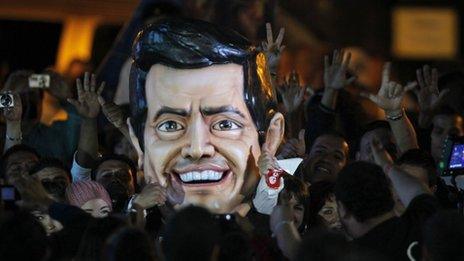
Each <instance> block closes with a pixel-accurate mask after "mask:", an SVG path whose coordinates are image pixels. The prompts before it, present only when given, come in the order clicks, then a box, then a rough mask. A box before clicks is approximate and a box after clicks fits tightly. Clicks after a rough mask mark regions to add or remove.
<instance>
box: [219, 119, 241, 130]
mask: <svg viewBox="0 0 464 261" xmlns="http://www.w3.org/2000/svg"><path fill="white" fill-rule="evenodd" d="M241 128H242V127H241V126H239V125H238V124H237V123H235V122H233V121H231V120H222V121H219V122H217V123H216V124H214V125H213V129H214V130H218V131H230V130H238V129H241Z"/></svg>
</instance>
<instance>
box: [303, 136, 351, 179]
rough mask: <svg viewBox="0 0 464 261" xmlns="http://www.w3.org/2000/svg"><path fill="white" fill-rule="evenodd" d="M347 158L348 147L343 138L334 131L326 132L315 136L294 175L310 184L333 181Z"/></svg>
mask: <svg viewBox="0 0 464 261" xmlns="http://www.w3.org/2000/svg"><path fill="white" fill-rule="evenodd" d="M348 159H349V147H348V143H347V142H346V140H345V138H344V137H343V136H341V135H340V134H337V133H336V132H328V133H325V134H322V135H321V136H319V137H318V138H316V140H315V141H314V144H313V146H312V147H311V150H310V152H309V157H308V158H307V159H306V160H304V161H303V163H301V165H300V166H299V169H298V170H297V173H296V175H297V176H299V177H300V178H302V179H303V180H304V181H306V182H308V183H310V184H312V183H315V182H318V181H331V182H335V180H336V179H337V176H338V172H340V170H341V169H342V168H343V167H344V166H345V165H346V164H347V162H348Z"/></svg>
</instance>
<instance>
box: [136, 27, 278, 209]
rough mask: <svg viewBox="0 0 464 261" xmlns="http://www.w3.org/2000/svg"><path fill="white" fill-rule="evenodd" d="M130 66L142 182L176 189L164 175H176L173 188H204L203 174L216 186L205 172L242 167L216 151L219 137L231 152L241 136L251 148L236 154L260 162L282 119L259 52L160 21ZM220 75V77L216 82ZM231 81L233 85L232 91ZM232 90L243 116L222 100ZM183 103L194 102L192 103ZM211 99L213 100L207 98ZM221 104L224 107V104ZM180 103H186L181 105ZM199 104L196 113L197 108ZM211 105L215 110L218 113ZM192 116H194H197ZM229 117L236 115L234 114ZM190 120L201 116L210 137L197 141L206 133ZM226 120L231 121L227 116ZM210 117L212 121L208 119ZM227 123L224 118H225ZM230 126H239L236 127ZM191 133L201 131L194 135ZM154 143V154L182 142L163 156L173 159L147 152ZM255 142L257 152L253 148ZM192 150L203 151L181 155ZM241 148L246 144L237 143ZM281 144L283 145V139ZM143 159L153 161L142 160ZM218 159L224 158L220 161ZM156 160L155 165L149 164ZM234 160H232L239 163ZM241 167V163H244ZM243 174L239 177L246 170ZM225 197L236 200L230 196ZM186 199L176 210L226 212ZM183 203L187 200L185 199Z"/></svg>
mask: <svg viewBox="0 0 464 261" xmlns="http://www.w3.org/2000/svg"><path fill="white" fill-rule="evenodd" d="M132 59H133V63H132V68H131V76H130V106H131V126H132V128H133V131H134V133H135V136H137V138H138V142H139V144H140V147H141V148H142V150H143V151H144V160H143V161H144V170H145V175H146V176H147V175H148V178H147V181H149V182H153V181H156V182H159V183H160V184H162V185H165V186H168V187H169V186H172V187H175V185H176V184H173V182H174V181H175V180H174V179H171V178H166V176H169V173H171V174H172V173H174V172H176V171H177V172H180V173H177V172H176V175H177V176H178V178H177V181H179V182H181V181H185V180H187V182H186V183H185V182H184V183H183V184H182V185H186V184H190V183H189V180H190V182H193V183H194V184H196V185H198V184H197V183H201V181H200V182H195V180H197V181H198V177H200V176H201V175H205V176H204V177H203V180H204V179H209V180H211V181H216V180H215V179H216V178H218V176H217V174H215V173H213V172H212V171H210V172H208V170H211V168H209V167H208V166H212V165H214V166H216V167H217V165H220V166H225V165H228V166H229V167H230V168H231V169H233V167H232V165H240V164H243V162H240V163H239V162H236V163H237V164H234V163H233V161H234V160H233V158H234V157H233V155H232V156H231V155H229V156H228V154H229V152H227V149H224V151H221V150H222V149H221V148H220V147H221V145H220V144H219V145H215V139H216V138H217V137H222V139H223V140H224V142H225V143H227V141H229V140H230V141H231V144H229V145H230V146H229V147H236V146H235V144H234V143H233V142H234V141H237V140H240V139H242V138H243V139H245V138H246V137H245V136H246V135H248V136H250V137H252V138H251V141H248V143H249V145H250V144H251V146H248V148H246V149H242V152H241V153H242V154H245V156H246V157H245V160H244V161H245V163H246V161H247V160H246V159H247V157H248V156H249V154H250V153H249V152H250V151H255V152H256V153H253V154H254V155H253V157H254V158H255V159H257V157H258V156H259V153H260V148H259V147H260V145H262V144H263V143H265V140H268V139H269V138H268V135H269V126H270V125H272V121H273V120H274V118H275V117H276V115H277V114H279V115H280V113H277V112H276V96H275V91H274V90H273V88H272V86H271V81H270V76H269V73H268V71H267V67H266V58H265V55H264V54H263V53H262V52H259V51H258V50H257V49H256V48H255V47H254V46H252V45H251V44H250V43H249V42H248V41H247V40H246V39H245V38H243V37H242V36H240V35H239V34H237V33H236V32H234V31H231V30H227V29H224V28H221V27H218V26H216V25H213V24H211V23H208V22H204V21H198V20H187V19H172V18H171V19H165V20H161V21H159V22H157V23H155V24H152V25H149V26H147V27H146V28H145V29H143V30H142V31H141V32H140V33H139V34H138V36H137V38H136V40H135V42H134V45H133V51H132ZM234 74H235V75H234ZM218 75H224V77H219V76H218ZM215 77H217V79H216V80H214V79H215ZM186 79H188V80H186ZM222 81H224V82H222ZM229 82H234V83H231V84H229ZM196 83H198V84H203V85H204V88H203V86H202V87H199V86H196V85H195V84H196ZM237 83H238V84H240V85H241V87H240V90H239V91H240V95H241V100H240V102H241V103H243V108H245V109H244V110H242V111H240V109H239V108H240V104H238V105H237V103H236V104H235V105H233V104H232V103H233V102H232V100H233V99H232V98H231V97H232V96H233V94H229V95H228V97H224V95H222V93H221V92H229V89H230V92H229V93H234V92H233V91H232V89H234V88H235V87H231V86H232V85H234V84H235V85H237ZM222 89H223V90H222ZM203 92H204V93H203ZM166 93H169V95H171V96H169V99H167V98H166V97H164V98H163V96H165V95H167V94H166ZM199 93H200V94H199ZM201 93H203V94H201ZM208 94H211V96H208ZM215 95H216V96H215ZM221 95H222V96H221ZM188 96H191V99H190V98H189V97H188ZM213 96H214V97H218V98H217V99H216V98H214V99H210V98H209V97H213ZM229 98H230V99H229ZM221 99H222V100H224V102H225V103H221ZM228 99H229V100H230V101H231V104H227V102H228ZM182 101H185V102H184V103H182ZM165 102H167V103H165ZM197 102H198V106H197V107H198V109H195V108H196V107H195V106H196V104H197ZM208 102H209V103H208ZM161 103H162V104H161ZM216 104H218V106H219V107H217V108H215V107H214V106H215V105H216ZM184 105H185V106H184ZM229 105H230V106H229ZM205 106H206V107H205ZM173 107H174V108H173ZM194 107H195V108H194ZM151 108H153V109H151ZM197 110H198V111H199V113H198V114H195V112H196V111H197ZM234 113H235V114H236V115H233V114H234ZM160 115H161V116H160ZM163 115H173V117H174V116H175V117H177V118H172V117H171V118H170V119H167V120H165V121H164V122H162V120H158V117H161V118H162V116H163ZM195 115H199V116H198V117H199V118H201V119H202V120H200V121H198V122H201V124H206V125H207V127H206V128H205V129H206V130H207V132H205V134H204V135H200V134H198V133H199V132H200V131H203V129H202V127H198V126H200V125H201V124H200V123H198V122H197V123H196V124H194V122H196V121H195V119H197V116H195ZM216 115H222V116H223V118H221V120H220V121H219V122H217V123H215V122H213V121H214V120H215V118H214V117H216ZM229 115H232V116H231V117H229ZM210 116H211V117H213V118H208V117H210ZM222 116H221V117H222ZM280 116H281V115H280ZM224 117H226V118H227V117H229V118H227V119H226V118H224ZM234 117H237V118H234ZM240 118H242V119H241V120H243V122H240ZM234 119H239V120H237V121H234ZM247 119H249V120H250V122H251V125H249V126H248V125H247V123H246V120H247ZM279 119H280V118H279ZM281 119H283V118H281ZM279 122H282V121H279ZM199 124H200V125H199ZM208 124H210V125H208ZM214 124H216V125H214ZM279 124H280V123H279ZM206 125H205V126H206ZM281 125H282V126H280V125H279V126H280V127H281V128H280V127H279V128H280V129H282V133H280V134H279V136H280V138H281V136H282V135H283V123H281ZM194 126H196V127H194ZM201 126H203V125H201ZM217 126H219V127H217ZM195 128H197V129H198V130H197V131H193V130H194V129H195ZM152 129H153V130H152ZM250 130H253V131H252V132H253V133H251V134H250V132H249V131H250ZM238 131H242V132H238ZM247 133H248V134H247ZM158 134H159V135H158ZM215 134H217V135H215ZM229 134H233V135H232V136H231V135H229ZM245 134H246V135H245ZM166 135H170V136H166ZM188 135H190V137H194V136H195V135H200V136H198V137H197V136H195V137H194V138H195V139H194V140H188V138H186V136H188ZM192 135H193V136H192ZM210 135H211V136H210ZM234 135H235V136H234ZM206 136H207V137H206ZM147 137H148V138H147ZM205 137H206V138H205ZM147 139H150V140H147ZM151 139H153V141H151ZM183 140H185V142H184V141H183ZM198 140H200V141H198ZM255 141H256V142H255ZM156 142H160V143H159V146H158V147H154V149H153V150H156V149H157V148H159V147H160V146H161V147H162V146H167V144H168V143H173V144H174V143H179V148H178V150H177V152H176V150H175V149H173V150H172V151H169V149H165V152H166V153H167V154H170V156H169V157H170V158H167V159H161V160H160V159H158V158H157V156H156V155H158V154H156V153H150V151H149V147H148V145H147V144H151V145H153V143H156ZM253 142H255V143H257V144H258V145H256V144H254V145H253V144H252V143H253ZM181 143H182V144H181ZM192 143H201V144H200V145H198V144H197V145H198V149H196V150H195V149H193V148H190V149H189V148H186V147H188V146H193V145H192ZM242 143H246V142H245V141H242ZM274 143H275V142H274ZM278 143H280V140H279V142H278ZM202 144H203V145H202ZM201 146H203V147H201ZM208 146H209V147H211V148H209V147H208ZM253 146H254V147H253ZM250 147H252V148H250ZM255 147H258V148H255ZM274 147H275V146H274ZM229 149H230V148H229ZM205 151H207V152H208V153H206V154H207V155H206V154H205V155H203V154H202V155H200V154H201V153H205ZM147 153H149V154H150V155H147ZM199 153H200V154H199ZM217 154H218V155H219V156H217ZM231 154H233V153H231ZM176 155H177V156H176ZM196 157H197V158H196ZM217 158H221V160H219V159H217ZM187 159H188V160H190V161H189V163H185V162H184V161H185V160H187ZM156 160H159V161H160V162H158V163H156V162H154V161H156ZM235 160H236V161H237V159H235ZM147 161H149V162H150V163H148V162H147ZM210 161H214V162H215V163H213V164H210V163H209V162H210ZM240 161H243V159H242V160H240ZM179 162H181V163H179ZM218 162H224V163H223V164H222V163H218ZM203 163H204V164H203ZM196 164H197V165H196ZM221 164H222V165H221ZM186 165H188V166H193V165H195V166H199V167H198V169H197V170H196V171H197V172H198V173H197V172H195V171H191V172H192V173H193V174H192V173H188V174H185V173H184V172H181V171H178V169H189V170H192V167H185V166H186ZM178 166H183V167H178ZM184 167H185V168H184ZM229 167H227V168H229ZM224 168H225V167H224ZM227 168H225V169H227ZM219 169H220V170H217V171H222V169H221V168H219ZM204 170H207V171H206V172H205V173H209V175H210V176H207V175H206V174H204V173H200V172H201V171H204ZM213 170H214V168H213ZM224 171H225V172H224V174H221V175H222V176H220V178H223V179H225V177H224V176H227V171H226V170H224ZM152 172H154V174H153V173H152ZM159 172H166V173H159ZM232 172H233V170H232ZM241 172H243V168H242V170H241ZM150 173H152V174H153V176H154V177H155V178H154V179H150V175H152V174H150ZM183 174H185V175H183ZM235 174H236V173H235ZM189 175H190V176H189ZM192 175H193V177H192ZM215 175H216V176H215ZM241 175H244V174H241ZM196 176H198V177H197V179H195V177H196ZM232 176H233V175H232ZM244 176H246V175H244ZM179 177H180V178H179ZM160 179H161V180H160ZM164 179H166V180H164ZM236 179H237V177H235V176H234V178H233V180H235V181H236ZM192 180H193V181H192ZM219 181H220V180H219ZM213 183H214V182H213ZM243 183H244V182H242V183H241V184H239V185H237V184H236V185H235V186H239V187H240V186H242V184H243ZM177 185H178V184H177ZM178 187H179V186H178ZM192 187H193V186H192ZM197 187H198V186H197ZM188 189H190V187H188V186H184V188H183V189H182V188H180V189H178V191H183V190H185V191H186V190H188ZM236 189H237V188H235V190H236ZM224 192H226V191H224ZM229 192H230V193H232V194H233V192H232V191H229ZM177 194H182V193H177ZM193 194H195V195H197V196H198V195H199V194H202V195H204V194H209V192H207V191H206V192H205V191H203V190H201V189H198V188H196V190H195V192H194V193H193ZM189 195H190V193H187V192H185V194H184V195H177V196H176V197H177V198H179V197H180V198H181V199H179V202H177V203H178V204H180V205H182V203H180V202H183V203H185V204H186V203H193V204H196V203H198V204H200V205H206V206H207V207H210V205H211V204H213V205H215V207H213V208H216V209H220V210H218V211H219V212H224V211H227V209H228V207H222V206H217V205H218V204H219V205H221V204H223V203H221V201H220V200H219V201H215V202H210V203H202V202H203V201H202V200H191V201H190V200H188V199H187V197H189ZM244 196H247V195H244ZM176 197H170V200H171V201H175V200H174V199H172V198H176ZM182 197H185V198H184V199H183V198H182ZM231 200H233V199H231ZM234 200H235V199H234ZM206 201H208V200H206ZM210 201H211V200H210ZM213 201H214V200H213ZM210 208H211V207H210Z"/></svg>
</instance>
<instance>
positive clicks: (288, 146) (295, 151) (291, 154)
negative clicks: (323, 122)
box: [277, 129, 306, 159]
mask: <svg viewBox="0 0 464 261" xmlns="http://www.w3.org/2000/svg"><path fill="white" fill-rule="evenodd" d="M304 136H305V130H304V129H303V130H300V132H299V133H298V139H296V138H292V139H288V140H287V141H286V142H285V143H284V144H282V147H281V149H280V152H279V155H278V156H277V158H278V159H288V158H295V157H304V154H305V151H306V144H305V140H304Z"/></svg>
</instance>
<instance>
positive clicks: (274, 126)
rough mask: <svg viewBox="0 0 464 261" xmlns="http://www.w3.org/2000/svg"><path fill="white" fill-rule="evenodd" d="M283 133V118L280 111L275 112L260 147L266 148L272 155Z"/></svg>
mask: <svg viewBox="0 0 464 261" xmlns="http://www.w3.org/2000/svg"><path fill="white" fill-rule="evenodd" d="M284 133H285V119H284V116H283V115H282V113H280V112H277V113H276V114H274V117H272V120H271V122H270V123H269V128H268V129H267V132H266V140H265V141H264V144H263V146H262V149H263V150H267V151H268V152H269V153H270V154H271V155H273V156H274V155H275V154H276V152H277V149H278V148H279V146H280V143H281V142H282V140H283V138H284Z"/></svg>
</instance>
